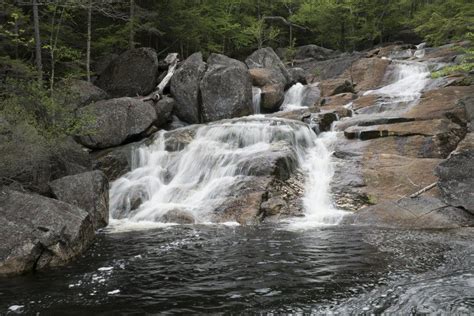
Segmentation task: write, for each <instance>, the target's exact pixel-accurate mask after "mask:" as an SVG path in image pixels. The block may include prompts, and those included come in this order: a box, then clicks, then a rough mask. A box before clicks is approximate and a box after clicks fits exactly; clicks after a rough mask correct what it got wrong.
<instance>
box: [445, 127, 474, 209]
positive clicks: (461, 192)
mask: <svg viewBox="0 0 474 316" xmlns="http://www.w3.org/2000/svg"><path fill="white" fill-rule="evenodd" d="M436 174H437V175H438V177H439V181H438V187H439V188H440V190H441V193H442V197H443V200H444V201H445V202H446V203H447V204H449V205H452V206H455V207H461V208H463V209H465V210H466V211H468V212H470V213H471V214H473V215H474V134H473V133H469V134H467V136H466V138H465V139H464V140H463V141H462V142H461V143H460V144H459V146H458V148H457V149H456V151H454V152H453V153H452V154H451V155H450V156H449V158H448V159H447V160H445V161H443V162H442V163H441V164H440V165H439V166H438V167H437V168H436Z"/></svg>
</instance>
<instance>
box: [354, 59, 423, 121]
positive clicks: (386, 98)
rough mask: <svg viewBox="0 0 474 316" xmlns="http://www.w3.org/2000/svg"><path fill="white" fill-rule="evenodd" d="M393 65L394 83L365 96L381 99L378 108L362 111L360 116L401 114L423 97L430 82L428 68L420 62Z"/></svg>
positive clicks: (399, 62)
mask: <svg viewBox="0 0 474 316" xmlns="http://www.w3.org/2000/svg"><path fill="white" fill-rule="evenodd" d="M392 65H393V67H394V70H393V72H392V73H391V78H392V80H391V81H392V83H390V84H388V85H386V86H384V87H382V88H380V89H377V90H371V91H367V92H366V93H365V94H364V95H369V94H374V95H378V96H379V97H380V98H379V101H377V105H376V107H368V108H366V109H362V110H361V111H359V113H360V114H374V112H378V113H386V112H393V113H400V112H403V111H405V110H406V109H407V108H408V107H409V106H410V105H412V104H414V102H416V101H417V100H418V99H419V98H420V97H421V92H422V91H423V89H424V88H425V87H426V86H427V84H428V83H429V82H430V71H429V69H428V66H427V65H425V64H423V63H419V62H413V61H395V60H394V61H393V62H392Z"/></svg>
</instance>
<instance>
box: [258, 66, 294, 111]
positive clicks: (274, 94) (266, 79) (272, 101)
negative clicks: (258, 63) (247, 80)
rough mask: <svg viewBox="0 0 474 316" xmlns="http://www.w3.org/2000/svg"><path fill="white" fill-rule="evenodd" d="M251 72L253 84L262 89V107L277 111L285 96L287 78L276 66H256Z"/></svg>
mask: <svg viewBox="0 0 474 316" xmlns="http://www.w3.org/2000/svg"><path fill="white" fill-rule="evenodd" d="M249 73H250V76H251V78H252V84H253V85H254V86H257V87H260V88H261V89H262V100H261V107H262V108H263V109H264V110H266V111H268V112H275V111H277V110H278V109H279V108H280V105H281V104H282V102H283V99H284V97H285V85H286V78H285V77H284V76H283V75H282V73H281V72H280V71H279V70H277V69H275V68H254V69H250V70H249Z"/></svg>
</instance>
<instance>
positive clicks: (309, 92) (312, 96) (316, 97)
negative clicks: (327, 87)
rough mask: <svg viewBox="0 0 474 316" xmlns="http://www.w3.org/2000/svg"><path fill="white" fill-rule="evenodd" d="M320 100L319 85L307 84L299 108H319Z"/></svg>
mask: <svg viewBox="0 0 474 316" xmlns="http://www.w3.org/2000/svg"><path fill="white" fill-rule="evenodd" d="M320 99H321V90H320V88H319V84H314V83H313V84H309V85H307V86H305V90H304V94H303V100H302V101H301V106H305V107H319V103H320Z"/></svg>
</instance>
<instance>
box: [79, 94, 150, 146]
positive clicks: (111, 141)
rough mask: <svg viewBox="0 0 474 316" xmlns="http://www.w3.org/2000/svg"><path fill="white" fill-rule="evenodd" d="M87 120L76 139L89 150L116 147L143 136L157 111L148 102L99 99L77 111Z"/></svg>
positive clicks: (128, 99) (124, 99) (130, 99)
mask: <svg viewBox="0 0 474 316" xmlns="http://www.w3.org/2000/svg"><path fill="white" fill-rule="evenodd" d="M79 114H80V115H81V116H82V117H83V118H84V119H85V120H89V122H88V124H87V125H86V126H85V127H84V128H83V130H82V132H81V133H80V135H78V136H77V140H78V141H79V142H80V143H81V144H83V145H84V146H87V147H89V148H92V149H101V148H108V147H113V146H118V145H120V144H123V143H124V142H126V141H129V140H133V139H134V138H137V137H139V136H140V135H142V134H143V133H144V132H145V131H146V130H147V129H148V128H149V127H150V126H151V125H152V124H153V122H155V121H156V111H155V109H154V108H153V106H151V105H150V104H148V103H145V102H142V101H139V100H136V99H132V98H118V99H111V100H106V101H99V102H96V103H93V104H90V105H88V106H85V107H83V108H81V109H80V110H79Z"/></svg>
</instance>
